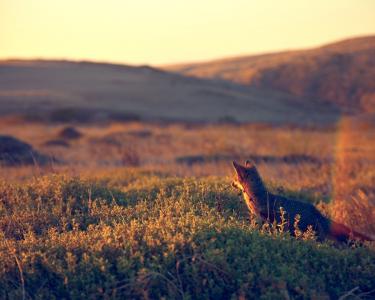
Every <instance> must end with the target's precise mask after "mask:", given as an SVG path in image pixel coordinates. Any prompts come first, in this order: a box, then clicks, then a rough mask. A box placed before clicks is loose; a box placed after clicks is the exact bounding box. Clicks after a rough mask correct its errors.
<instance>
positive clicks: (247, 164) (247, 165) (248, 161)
mask: <svg viewBox="0 0 375 300" xmlns="http://www.w3.org/2000/svg"><path fill="white" fill-rule="evenodd" d="M245 167H246V168H251V167H254V164H253V163H252V162H251V161H250V160H246V161H245Z"/></svg>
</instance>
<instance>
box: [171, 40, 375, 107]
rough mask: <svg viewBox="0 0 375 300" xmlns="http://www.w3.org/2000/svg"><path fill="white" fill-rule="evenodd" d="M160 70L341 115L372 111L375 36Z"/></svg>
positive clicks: (374, 83)
mask: <svg viewBox="0 0 375 300" xmlns="http://www.w3.org/2000/svg"><path fill="white" fill-rule="evenodd" d="M165 69H166V70H169V71H174V72H178V73H180V74H184V75H189V76H195V77H200V78H211V79H221V80H227V81H231V82H235V83H239V84H244V85H247V86H254V87H259V88H263V89H272V90H279V91H284V92H287V93H290V94H292V95H295V96H296V97H299V99H300V100H301V101H307V100H311V101H314V102H319V103H330V104H333V105H335V106H336V107H338V108H340V110H341V111H344V112H358V111H360V112H374V111H375V80H374V79H375V36H369V37H360V38H353V39H348V40H344V41H340V42H337V43H333V44H329V45H326V46H322V47H319V48H315V49H309V50H300V51H286V52H279V53H270V54H263V55H254V56H244V57H236V58H228V59H221V60H214V61H210V62H205V63H196V64H181V65H174V66H167V67H165Z"/></svg>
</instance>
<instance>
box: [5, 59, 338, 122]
mask: <svg viewBox="0 0 375 300" xmlns="http://www.w3.org/2000/svg"><path fill="white" fill-rule="evenodd" d="M0 103H1V106H0V114H1V115H9V114H23V115H25V114H26V115H27V116H28V117H31V118H34V119H38V120H40V119H46V120H53V121H92V120H94V121H98V120H103V119H104V120H106V119H108V118H114V119H121V120H128V119H141V120H172V121H173V120H178V121H189V122H195V121H197V122H202V121H203V122H217V121H222V120H231V121H240V122H271V123H298V124H300V123H303V124H305V123H324V122H330V121H332V120H334V119H335V118H336V113H335V112H334V111H332V110H331V109H326V108H322V107H321V106H319V105H315V103H301V102H298V101H297V99H296V98H295V97H293V96H289V95H288V94H285V93H280V92H275V91H268V90H264V89H259V88H255V87H246V86H241V85H238V84H234V83H229V82H216V81H214V80H207V79H198V78H192V77H187V76H182V75H179V74H173V73H169V72H165V71H161V70H158V69H155V68H151V67H147V66H139V67H134V66H125V65H114V64H104V63H91V62H71V61H43V60H39V61H38V60H35V61H27V60H10V61H2V62H0Z"/></svg>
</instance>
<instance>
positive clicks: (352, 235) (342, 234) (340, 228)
mask: <svg viewBox="0 0 375 300" xmlns="http://www.w3.org/2000/svg"><path fill="white" fill-rule="evenodd" d="M329 229H330V231H329V233H328V236H329V237H330V238H332V239H334V240H337V241H348V240H349V239H353V240H360V241H362V242H363V241H374V240H375V238H374V237H369V236H367V235H365V234H362V233H359V232H357V231H354V230H352V229H350V228H349V227H347V226H345V225H343V224H339V223H336V222H333V221H332V222H331V224H330V228H329Z"/></svg>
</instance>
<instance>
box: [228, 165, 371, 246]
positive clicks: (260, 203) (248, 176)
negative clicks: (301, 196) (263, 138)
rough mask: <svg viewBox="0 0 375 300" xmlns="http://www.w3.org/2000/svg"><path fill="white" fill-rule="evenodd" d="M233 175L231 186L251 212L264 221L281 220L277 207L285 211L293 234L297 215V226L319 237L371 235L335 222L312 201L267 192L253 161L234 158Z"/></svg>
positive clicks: (285, 216) (340, 237) (342, 239)
mask: <svg viewBox="0 0 375 300" xmlns="http://www.w3.org/2000/svg"><path fill="white" fill-rule="evenodd" d="M233 166H234V169H235V171H236V179H235V180H234V182H233V186H235V187H236V188H238V189H239V190H241V192H242V194H243V197H244V200H245V203H246V205H247V207H248V209H249V211H250V213H251V214H253V215H255V216H256V217H258V218H259V219H262V220H264V221H269V222H274V221H276V222H277V223H280V222H281V221H282V220H281V219H282V217H281V212H280V208H281V207H282V209H283V210H284V211H285V215H284V218H285V219H286V220H287V224H286V226H287V228H288V229H289V231H290V233H291V234H292V235H294V232H295V228H294V220H295V219H296V216H297V215H299V216H300V220H299V223H298V228H299V229H300V230H302V231H306V230H307V229H308V227H309V226H311V227H312V229H313V230H314V231H315V232H316V233H317V235H318V238H319V239H320V240H323V239H326V238H330V239H333V240H337V241H347V240H349V239H359V240H362V241H365V240H372V239H371V238H369V237H367V236H365V235H363V234H361V233H359V232H355V231H353V230H351V229H349V228H348V227H346V226H345V225H342V224H338V223H336V222H333V221H332V220H330V219H328V218H327V217H325V216H323V215H322V214H321V213H320V212H319V211H318V210H317V209H316V208H315V206H313V205H312V204H309V203H304V202H300V201H296V200H292V199H288V198H286V197H283V196H279V195H274V194H272V193H269V192H268V191H267V189H266V187H265V185H264V183H263V181H262V179H261V177H260V175H259V173H258V170H257V169H256V167H255V165H254V164H252V163H251V162H249V161H247V162H246V163H245V166H242V165H240V164H237V163H236V162H233Z"/></svg>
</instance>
